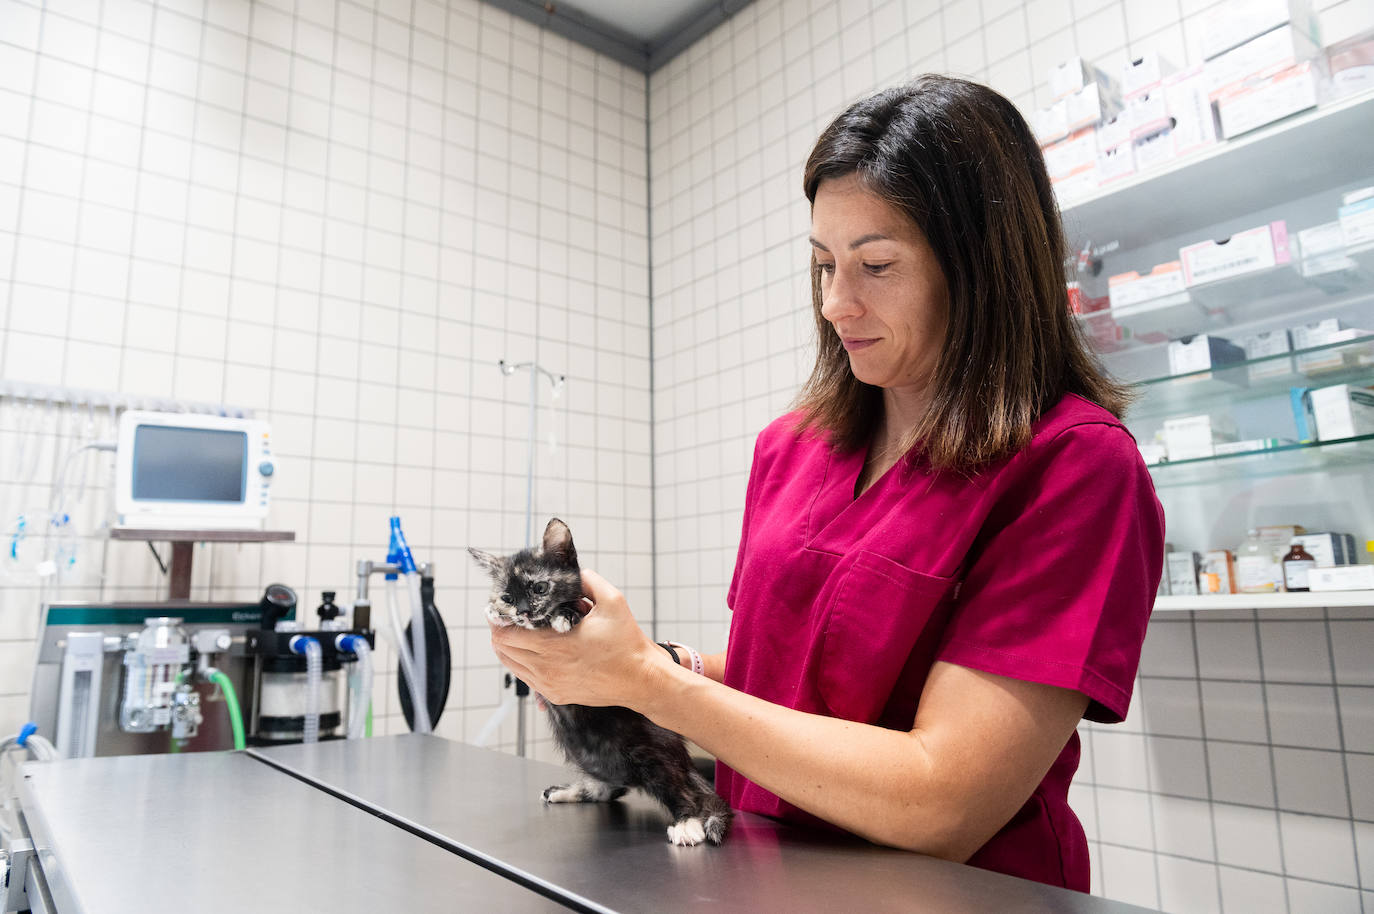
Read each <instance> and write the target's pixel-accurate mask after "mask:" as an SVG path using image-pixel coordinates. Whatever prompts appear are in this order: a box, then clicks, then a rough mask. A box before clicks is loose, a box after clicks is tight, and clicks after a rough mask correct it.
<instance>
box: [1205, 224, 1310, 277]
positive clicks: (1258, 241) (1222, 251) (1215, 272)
mask: <svg viewBox="0 0 1374 914" xmlns="http://www.w3.org/2000/svg"><path fill="white" fill-rule="evenodd" d="M1278 224H1279V223H1273V224H1271V225H1262V226H1259V227H1258V228H1253V229H1249V230H1247V231H1244V232H1237V233H1236V234H1234V235H1232V236H1231V237H1230V238H1227V239H1223V240H1221V241H1203V242H1201V243H1199V244H1190V245H1188V246H1187V247H1185V248H1182V249H1181V250H1180V251H1179V252H1178V253H1179V259H1180V260H1181V261H1183V276H1184V279H1185V280H1186V281H1187V283H1188V285H1189V286H1195V285H1198V284H1199V283H1204V282H1213V281H1215V280H1218V279H1226V278H1227V277H1230V276H1240V275H1242V274H1245V273H1253V272H1256V271H1258V270H1267V269H1269V268H1270V267H1272V266H1275V265H1276V264H1278V263H1281V262H1284V261H1286V260H1287V253H1288V235H1287V230H1286V228H1285V230H1284V231H1283V235H1282V238H1281V239H1279V238H1276V237H1275V232H1274V226H1277V225H1278ZM1276 241H1281V250H1282V257H1283V260H1280V259H1279V257H1280V254H1279V251H1280V245H1278V244H1276V243H1275V242H1276Z"/></svg>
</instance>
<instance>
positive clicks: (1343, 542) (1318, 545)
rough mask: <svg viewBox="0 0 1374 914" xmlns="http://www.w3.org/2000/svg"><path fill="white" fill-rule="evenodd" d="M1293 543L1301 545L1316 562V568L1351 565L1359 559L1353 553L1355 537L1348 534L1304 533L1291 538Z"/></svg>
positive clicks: (1355, 553)
mask: <svg viewBox="0 0 1374 914" xmlns="http://www.w3.org/2000/svg"><path fill="white" fill-rule="evenodd" d="M1293 542H1294V543H1302V548H1304V549H1306V550H1307V551H1308V552H1309V553H1311V555H1312V558H1314V559H1316V560H1317V567H1318V568H1330V567H1331V566H1332V565H1353V564H1355V563H1356V562H1358V561H1359V559H1360V557H1359V554H1358V553H1357V552H1356V551H1355V537H1353V536H1351V535H1350V534H1349V533H1304V534H1302V535H1300V536H1295V537H1293Z"/></svg>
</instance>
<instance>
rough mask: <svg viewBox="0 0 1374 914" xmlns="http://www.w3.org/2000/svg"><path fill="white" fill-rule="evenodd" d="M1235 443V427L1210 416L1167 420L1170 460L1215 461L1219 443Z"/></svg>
mask: <svg viewBox="0 0 1374 914" xmlns="http://www.w3.org/2000/svg"><path fill="white" fill-rule="evenodd" d="M1235 440H1236V429H1235V425H1234V424H1233V423H1231V422H1228V421H1227V420H1224V419H1220V418H1214V417H1212V416H1210V415H1202V416H1181V417H1179V418H1176V419H1165V420H1164V449H1165V451H1167V452H1168V454H1169V459H1170V460H1196V459H1198V458H1201V457H1212V456H1215V454H1216V450H1215V446H1216V443H1217V442H1218V441H1235Z"/></svg>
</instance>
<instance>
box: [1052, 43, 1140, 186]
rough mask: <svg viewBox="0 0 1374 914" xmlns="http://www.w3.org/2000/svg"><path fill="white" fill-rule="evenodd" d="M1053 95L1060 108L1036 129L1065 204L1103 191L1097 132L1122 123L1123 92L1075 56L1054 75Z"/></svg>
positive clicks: (1110, 79)
mask: <svg viewBox="0 0 1374 914" xmlns="http://www.w3.org/2000/svg"><path fill="white" fill-rule="evenodd" d="M1050 94H1051V95H1052V96H1053V97H1054V103H1053V104H1052V105H1050V107H1048V108H1046V109H1044V110H1042V111H1039V112H1037V114H1036V116H1035V118H1034V119H1033V123H1032V127H1033V128H1034V130H1035V135H1036V139H1038V140H1039V141H1040V144H1041V146H1042V148H1043V149H1044V152H1045V167H1046V168H1047V169H1048V171H1049V173H1050V180H1051V181H1053V182H1054V185H1055V191H1056V193H1057V194H1058V195H1059V199H1060V201H1061V202H1062V201H1063V200H1065V199H1067V198H1074V197H1081V196H1084V195H1086V194H1090V193H1092V192H1093V191H1095V190H1096V189H1097V187H1098V184H1099V179H1098V164H1097V162H1098V146H1099V144H1098V138H1097V128H1098V125H1099V124H1100V123H1102V122H1103V121H1108V122H1112V121H1113V120H1114V119H1116V118H1117V115H1118V114H1119V113H1120V111H1121V91H1120V88H1119V86H1118V85H1117V83H1116V81H1115V80H1113V79H1112V78H1111V77H1109V76H1108V75H1107V74H1106V73H1104V72H1103V71H1101V70H1099V69H1098V68H1097V67H1094V66H1091V65H1089V64H1088V63H1087V62H1085V61H1084V60H1083V58H1081V57H1071V58H1069V59H1068V60H1066V61H1064V62H1063V63H1062V64H1060V65H1059V66H1057V67H1054V68H1052V69H1051V70H1050Z"/></svg>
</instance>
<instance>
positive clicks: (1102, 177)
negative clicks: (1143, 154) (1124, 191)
mask: <svg viewBox="0 0 1374 914" xmlns="http://www.w3.org/2000/svg"><path fill="white" fill-rule="evenodd" d="M1133 174H1135V151H1134V149H1132V147H1131V144H1130V143H1123V144H1121V145H1119V146H1113V147H1112V148H1110V149H1099V150H1098V152H1097V184H1098V186H1099V187H1102V186H1105V185H1107V184H1111V183H1112V182H1113V181H1120V180H1121V179H1122V178H1129V177H1130V176H1131V175H1133Z"/></svg>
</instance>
